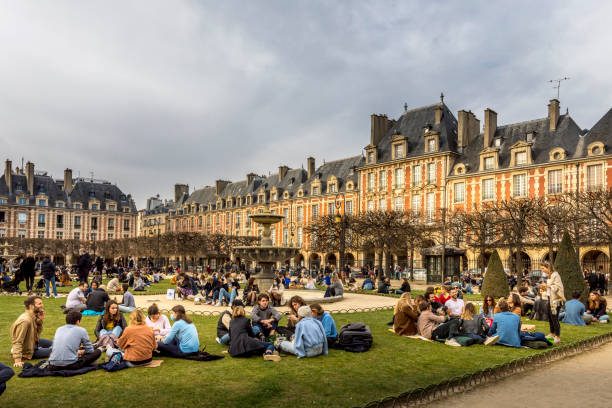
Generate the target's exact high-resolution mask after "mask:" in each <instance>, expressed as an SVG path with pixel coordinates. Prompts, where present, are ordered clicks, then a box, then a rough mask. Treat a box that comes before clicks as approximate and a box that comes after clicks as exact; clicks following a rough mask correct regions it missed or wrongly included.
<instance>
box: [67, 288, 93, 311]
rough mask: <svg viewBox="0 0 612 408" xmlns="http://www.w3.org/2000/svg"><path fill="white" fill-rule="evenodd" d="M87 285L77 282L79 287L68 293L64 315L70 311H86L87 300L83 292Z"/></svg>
mask: <svg viewBox="0 0 612 408" xmlns="http://www.w3.org/2000/svg"><path fill="white" fill-rule="evenodd" d="M88 287H89V285H88V284H87V282H85V281H81V282H79V286H77V287H76V288H74V289H72V290H71V291H70V293H68V297H67V298H66V308H65V309H64V312H65V313H68V312H69V311H70V310H76V311H77V312H82V311H83V310H85V309H87V305H86V304H85V302H87V298H86V297H85V291H86V290H87V288H88Z"/></svg>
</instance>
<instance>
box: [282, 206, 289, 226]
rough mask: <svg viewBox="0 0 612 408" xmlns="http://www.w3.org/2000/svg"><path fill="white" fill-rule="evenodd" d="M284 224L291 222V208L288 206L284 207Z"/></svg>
mask: <svg viewBox="0 0 612 408" xmlns="http://www.w3.org/2000/svg"><path fill="white" fill-rule="evenodd" d="M283 217H285V218H283V224H286V223H288V222H289V209H288V208H283Z"/></svg>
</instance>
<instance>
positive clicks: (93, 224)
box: [91, 217, 98, 230]
mask: <svg viewBox="0 0 612 408" xmlns="http://www.w3.org/2000/svg"><path fill="white" fill-rule="evenodd" d="M91 229H92V230H97V229H98V217H91Z"/></svg>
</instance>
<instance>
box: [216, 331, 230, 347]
mask: <svg viewBox="0 0 612 408" xmlns="http://www.w3.org/2000/svg"><path fill="white" fill-rule="evenodd" d="M229 342H230V335H229V333H228V334H224V335H223V336H221V337H219V343H221V344H223V345H224V346H227V345H228V344H229Z"/></svg>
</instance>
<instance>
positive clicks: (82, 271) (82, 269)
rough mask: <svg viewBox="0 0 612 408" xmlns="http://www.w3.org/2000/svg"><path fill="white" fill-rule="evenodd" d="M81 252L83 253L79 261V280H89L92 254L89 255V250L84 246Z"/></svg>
mask: <svg viewBox="0 0 612 408" xmlns="http://www.w3.org/2000/svg"><path fill="white" fill-rule="evenodd" d="M79 252H80V253H81V256H80V257H79V263H78V269H79V281H81V282H87V279H88V278H89V271H90V270H91V256H89V254H88V253H87V251H85V249H83V248H81V249H80V251H79Z"/></svg>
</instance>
